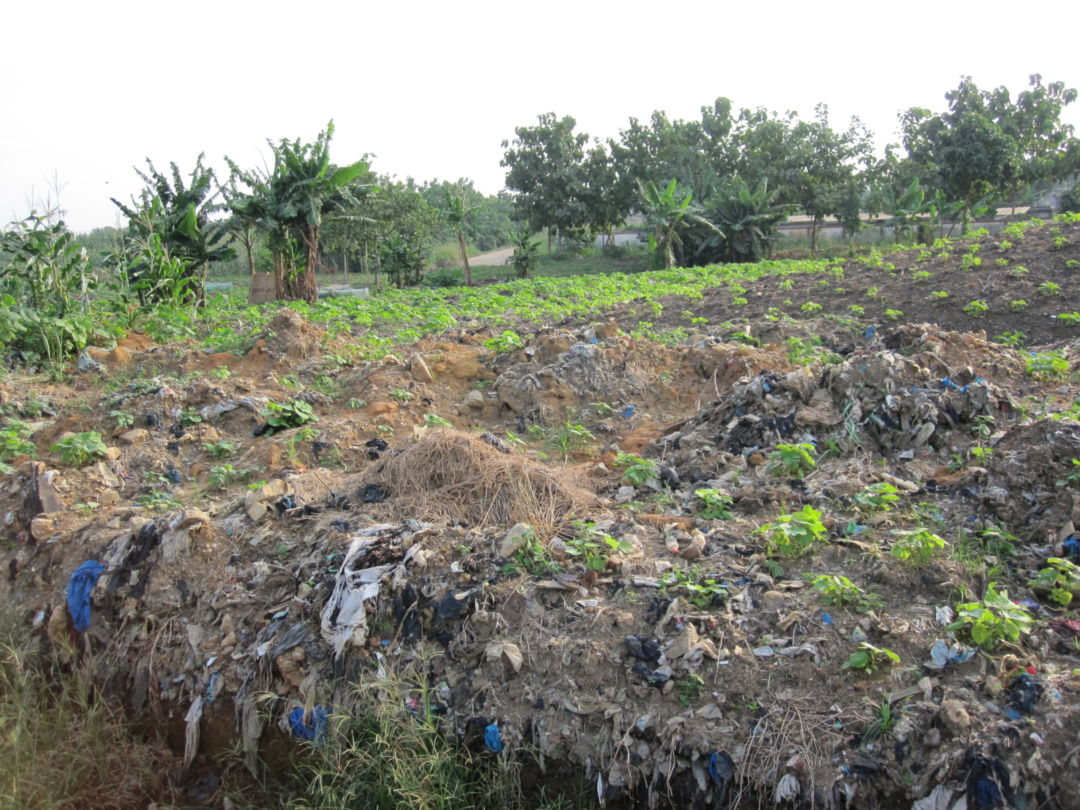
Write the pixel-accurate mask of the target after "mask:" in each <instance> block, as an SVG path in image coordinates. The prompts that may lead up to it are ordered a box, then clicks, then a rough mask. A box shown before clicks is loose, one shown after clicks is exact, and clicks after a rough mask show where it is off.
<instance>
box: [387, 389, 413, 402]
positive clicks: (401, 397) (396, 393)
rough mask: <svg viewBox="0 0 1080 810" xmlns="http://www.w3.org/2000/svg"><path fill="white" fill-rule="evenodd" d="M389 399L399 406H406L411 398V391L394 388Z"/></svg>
mask: <svg viewBox="0 0 1080 810" xmlns="http://www.w3.org/2000/svg"><path fill="white" fill-rule="evenodd" d="M390 398H391V399H392V400H394V401H395V402H397V403H398V404H399V405H403V406H404V405H408V404H409V403H410V402H411V401H412V398H413V394H412V392H411V391H406V390H405V389H404V388H395V389H394V390H393V391H391V392H390Z"/></svg>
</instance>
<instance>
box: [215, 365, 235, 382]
mask: <svg viewBox="0 0 1080 810" xmlns="http://www.w3.org/2000/svg"><path fill="white" fill-rule="evenodd" d="M210 373H211V374H213V375H214V376H215V377H217V378H218V379H219V380H222V381H224V380H227V379H229V377H231V376H232V372H231V371H229V367H228V366H218V367H217V368H215V369H214V370H213V371H211V372H210Z"/></svg>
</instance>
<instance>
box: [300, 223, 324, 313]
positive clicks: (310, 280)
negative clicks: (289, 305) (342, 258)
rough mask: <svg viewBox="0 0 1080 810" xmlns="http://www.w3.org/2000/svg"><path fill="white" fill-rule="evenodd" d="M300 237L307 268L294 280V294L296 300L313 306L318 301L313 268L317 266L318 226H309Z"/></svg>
mask: <svg viewBox="0 0 1080 810" xmlns="http://www.w3.org/2000/svg"><path fill="white" fill-rule="evenodd" d="M302 235H303V239H304V247H305V248H306V249H307V250H306V253H307V262H306V264H307V267H305V268H304V275H303V276H301V277H300V278H297V279H296V289H295V291H294V294H295V297H296V298H298V299H300V300H303V301H307V302H308V303H309V304H314V303H315V302H316V301H318V300H319V285H318V282H316V281H315V268H316V267H317V266H318V264H319V226H318V225H309V226H308V227H307V228H305V229H304V231H303V234H302Z"/></svg>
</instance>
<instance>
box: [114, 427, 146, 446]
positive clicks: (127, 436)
mask: <svg viewBox="0 0 1080 810" xmlns="http://www.w3.org/2000/svg"><path fill="white" fill-rule="evenodd" d="M149 438H150V431H149V430H147V429H146V428H135V429H134V430H128V431H125V432H124V433H121V434H120V436H119V439H120V441H122V442H127V443H128V444H142V443H143V442H145V441H146V440H147V439H149Z"/></svg>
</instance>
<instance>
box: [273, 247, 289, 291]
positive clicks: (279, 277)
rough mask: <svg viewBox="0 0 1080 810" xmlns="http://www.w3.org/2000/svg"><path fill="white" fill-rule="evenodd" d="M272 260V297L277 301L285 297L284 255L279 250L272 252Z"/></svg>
mask: <svg viewBox="0 0 1080 810" xmlns="http://www.w3.org/2000/svg"><path fill="white" fill-rule="evenodd" d="M272 255H273V261H274V297H275V298H276V299H278V300H279V301H281V300H284V299H285V298H286V295H285V293H286V290H285V257H284V256H283V255H282V253H281V251H280V250H275V251H273V253H272Z"/></svg>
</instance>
